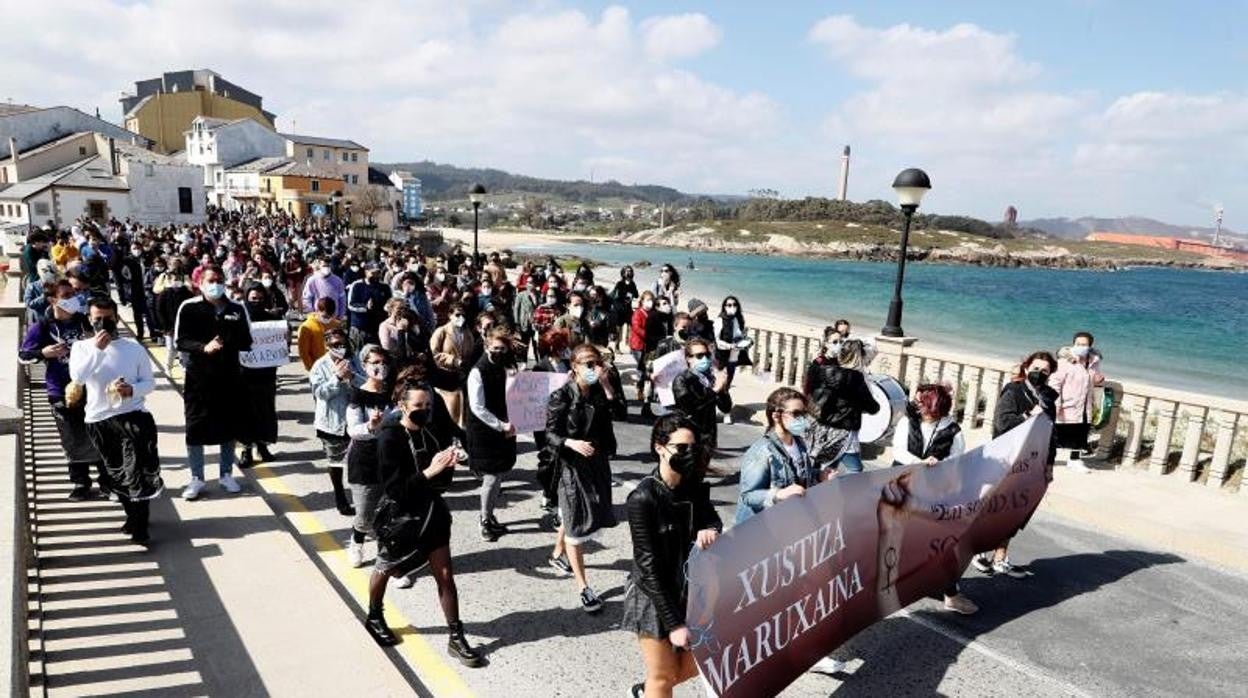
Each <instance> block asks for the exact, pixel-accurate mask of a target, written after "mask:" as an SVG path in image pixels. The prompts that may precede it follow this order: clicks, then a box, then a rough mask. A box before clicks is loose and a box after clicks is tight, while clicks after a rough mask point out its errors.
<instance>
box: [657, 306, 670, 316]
mask: <svg viewBox="0 0 1248 698" xmlns="http://www.w3.org/2000/svg"><path fill="white" fill-rule="evenodd" d="M659 312H660V313H663V314H664V315H667V314H668V313H670V312H672V306H670V305H660V306H659Z"/></svg>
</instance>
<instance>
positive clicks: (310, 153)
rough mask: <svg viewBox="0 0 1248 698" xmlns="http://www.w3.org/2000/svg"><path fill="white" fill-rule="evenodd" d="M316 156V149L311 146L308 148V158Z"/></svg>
mask: <svg viewBox="0 0 1248 698" xmlns="http://www.w3.org/2000/svg"><path fill="white" fill-rule="evenodd" d="M314 157H316V151H314V150H312V149H311V148H308V159H309V160H311V159H312V158H314Z"/></svg>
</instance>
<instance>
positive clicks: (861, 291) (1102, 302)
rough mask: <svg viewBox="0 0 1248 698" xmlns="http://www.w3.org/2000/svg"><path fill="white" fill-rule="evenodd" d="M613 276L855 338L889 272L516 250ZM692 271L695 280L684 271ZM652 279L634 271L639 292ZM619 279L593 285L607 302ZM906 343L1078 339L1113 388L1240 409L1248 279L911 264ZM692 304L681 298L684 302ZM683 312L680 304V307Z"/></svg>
mask: <svg viewBox="0 0 1248 698" xmlns="http://www.w3.org/2000/svg"><path fill="white" fill-rule="evenodd" d="M513 249H515V250H516V251H522V252H528V253H551V254H557V255H577V256H581V257H586V258H590V259H594V260H598V261H601V262H604V263H607V264H610V265H612V266H619V265H623V264H636V263H637V262H639V261H648V262H650V263H652V264H653V265H654V267H657V266H658V265H659V264H662V263H664V262H667V263H671V264H673V265H675V266H676V267H677V268H678V269H680V272H681V275H682V277H683V279H682V282H683V284H684V286H685V287H686V288H688V289H691V290H692V291H694V292H696V293H699V294H703V295H701V296H699V297H701V298H702V300H704V301H706V302H707V304H708V305H710V306H711V307H712V309H713V312H718V308H719V302H720V300H721V299H722V297H723V295H725V294H727V293H733V294H735V295H737V296H739V297H740V298H741V301H742V307H743V310H744V312H745V313H746V318H747V321H748V319H749V314H750V312H751V310H753V311H754V312H755V313H756V314H758V313H760V312H761V313H766V314H768V315H772V316H779V317H783V318H786V319H792V320H796V321H799V322H803V323H807V324H810V325H815V326H820V327H822V326H823V325H825V324H829V323H830V322H831V320H833V319H835V318H837V317H845V318H848V319H849V320H850V321H851V322H852V323H853V324H854V326H855V331H856V332H863V333H868V332H870V333H874V332H877V331H878V330H879V328H880V327H881V326H883V324H884V319H885V317H886V315H887V313H888V302H889V299H890V298H891V296H892V289H893V278H894V276H895V273H896V269H897V267H896V264H894V263H876V262H849V261H838V260H823V259H801V258H793V257H764V256H755V255H739V254H722V253H715V252H692V251H687V250H681V249H672V248H661V247H644V246H636V245H615V244H606V243H558V242H553V243H550V244H541V245H521V246H516V247H514V248H513ZM689 260H692V261H693V263H694V265H695V267H696V269H695V270H692V271H691V270H688V269H686V265H687V263H688V261H689ZM657 273H658V272H657V269H656V268H649V269H638V270H637V280H638V286H640V287H642V288H645V286H642V283H643V282H644V283H645V284H646V285H649V284H651V283H653V281H654V280H655V278H656V276H657ZM615 278H616V277H612V278H609V279H607V278H604V279H601V283H603V285H604V286H607V288H608V290H609V289H610V287H611V285H612V284H614V282H615ZM903 296H904V300H905V313H904V316H903V321H902V326H903V327H904V328H905V330H906V333H907V334H909V335H912V336H917V337H919V338H920V339H923V340H927V341H928V342H929V343H931V344H935V345H938V346H940V347H946V348H949V349H954V350H958V351H962V352H965V353H969V354H978V355H983V356H993V357H999V358H1006V359H1018V358H1020V357H1021V356H1022V355H1023V354H1025V353H1027V352H1029V351H1034V350H1037V349H1048V350H1050V351H1052V350H1055V349H1056V348H1057V347H1058V346H1061V345H1062V344H1063V343H1068V342H1069V340H1070V336H1071V334H1072V333H1073V332H1075V331H1076V330H1087V331H1089V332H1091V333H1093V334H1094V335H1095V336H1096V346H1097V348H1098V349H1100V350H1101V351H1102V353H1103V354H1104V356H1105V363H1104V367H1105V371H1106V373H1107V374H1109V375H1110V376H1111V377H1114V378H1120V379H1126V380H1137V381H1142V382H1146V383H1150V384H1153V385H1159V386H1164V387H1169V388H1176V389H1180V390H1190V391H1194V392H1201V393H1210V394H1216V395H1221V396H1224V397H1232V398H1237V399H1248V368H1246V366H1245V354H1246V353H1248V274H1244V273H1230V272H1208V271H1197V270H1188V269H1164V268H1138V269H1127V270H1123V271H1117V272H1107V271H1075V270H1057V269H1003V268H984V267H962V266H950V265H936V264H922V263H919V264H909V265H907V267H906V284H905V289H904V291H903ZM689 297H690V293H689V292H686V293H685V294H684V297H683V300H684V301H687V300H688V299H689ZM681 305H682V308H681V309H682V310H683V309H684V308H683V306H684V303H683V302H682V304H681Z"/></svg>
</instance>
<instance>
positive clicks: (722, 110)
mask: <svg viewBox="0 0 1248 698" xmlns="http://www.w3.org/2000/svg"><path fill="white" fill-rule="evenodd" d="M11 15H12V16H11V17H9V20H10V22H9V24H10V26H40V27H48V28H49V29H48V30H47V31H40V32H23V33H14V34H11V35H10V36H9V37H8V41H9V43H10V47H9V51H8V53H7V56H8V58H7V60H6V62H7V64H8V65H7V66H6V68H8V69H6V70H5V71H0V98H9V97H11V98H12V99H14V100H15V101H20V102H28V103H35V104H72V105H75V106H80V107H82V108H84V109H94V108H95V107H97V106H98V107H100V108H101V111H102V112H103V113H104V115H105V116H108V117H111V118H114V119H117V118H120V113H119V112H120V109H119V107H118V106H117V96H118V94H119V92H120V91H122V90H124V89H126V88H127V87H128V86H130V85H132V83H133V82H134V81H135V80H137V79H142V78H147V77H151V76H154V75H156V74H158V73H159V72H160V71H162V70H176V69H183V68H188V67H210V68H213V69H216V70H217V71H218V72H220V73H222V74H223V75H224V76H226V77H227V78H228V79H230V80H231V81H234V82H236V83H238V84H241V85H243V86H244V87H247V88H248V89H251V90H253V91H255V92H257V93H259V94H261V95H263V96H264V98H265V100H266V101H265V106H266V108H268V109H269V110H270V111H274V112H276V113H277V114H278V125H279V128H283V129H289V128H291V126H292V125H297V127H298V130H299V131H303V132H308V133H313V134H317V135H328V136H339V137H347V138H352V139H354V140H357V141H359V142H362V143H365V144H367V145H369V146H370V148H372V157H373V158H374V159H375V160H377V161H382V162H387V161H399V160H415V159H425V158H428V159H433V160H437V161H440V162H449V163H453V164H460V165H474V166H493V167H499V168H503V169H507V170H511V171H515V172H520V173H526V174H533V175H537V176H546V177H557V178H565V179H576V178H586V177H588V176H589V175H590V173H591V172H593V173H594V176H595V177H596V178H599V179H602V178H614V179H618V180H620V181H623V182H629V183H633V182H637V183H657V184H666V185H670V186H674V187H677V188H680V189H682V190H685V191H690V192H712V193H743V192H745V191H747V190H749V189H754V188H764V187H765V188H772V189H777V190H779V191H781V192H782V193H783V194H784V195H786V196H804V195H829V194H832V193H833V192H834V191H835V180H836V170H837V168H838V166H839V154H840V149H841V147H842V145H844V144H845V143H849V144H851V145H852V147H853V149H854V160H853V166H852V172H851V180H850V198H852V199H855V200H866V199H870V198H890V197H891V192H890V191H889V186H888V185H889V184H890V182H891V179H892V176H893V174H895V173H896V171H897V170H899V169H901V168H903V167H907V166H912V165H913V166H920V167H923V168H925V169H927V170H928V172H929V174H930V175H931V176H932V180H933V184H934V188H933V192H932V194H931V195H930V197H929V198H928V199H927V200H925V202H924V208H925V209H926V210H931V211H937V212H942V213H966V214H971V215H976V216H980V217H984V218H988V219H996V218H998V217H999V216H1000V215H1001V212H1002V211H1003V210H1004V208H1005V207H1006V206H1007V205H1010V204H1013V205H1015V206H1017V207H1018V208H1019V210H1020V212H1021V215H1022V216H1023V218H1033V217H1049V216H1081V215H1101V216H1119V215H1129V214H1139V215H1147V216H1152V217H1156V218H1161V219H1163V220H1168V221H1171V222H1176V223H1183V224H1190V225H1207V224H1208V223H1209V221H1210V220H1211V218H1212V209H1213V208H1214V206H1215V205H1218V204H1221V205H1223V206H1225V208H1226V222H1227V225H1228V226H1229V227H1232V228H1238V229H1240V230H1244V229H1248V177H1245V176H1244V173H1245V169H1246V168H1245V167H1244V163H1245V162H1248V78H1246V77H1245V75H1248V0H1228V1H1224V2H1217V1H1215V0H1193V1H1189V2H1160V1H1145V2H1127V1H1123V0H1048V1H1046V2H1041V3H1020V2H986V1H966V2H931V1H930V0H928V1H925V2H901V1H884V2H803V1H788V0H786V1H785V2H774V3H759V2H724V1H720V2H659V1H654V0H638V1H635V2H627V1H622V2H597V1H595V2H573V1H572V0H462V1H459V2H451V1H443V0H373V1H371V2H369V3H357V4H352V5H351V6H350V7H349V8H344V6H342V5H341V4H340V3H339V2H337V1H336V0H304V1H303V2H299V3H267V2H265V3H254V2H250V1H249V0H219V1H218V2H216V3H214V4H213V5H212V7H211V11H205V12H204V13H201V16H200V17H199V19H198V20H197V23H196V27H195V31H193V32H188V31H187V25H186V21H185V5H184V4H181V3H179V2H177V1H176V0H127V1H124V2H123V1H121V0H72V1H71V2H67V3H63V4H62V3H21V4H20V5H18V6H15V7H14V8H13V9H12V11H11ZM240 27H246V28H247V30H246V31H240V30H239V28H240Z"/></svg>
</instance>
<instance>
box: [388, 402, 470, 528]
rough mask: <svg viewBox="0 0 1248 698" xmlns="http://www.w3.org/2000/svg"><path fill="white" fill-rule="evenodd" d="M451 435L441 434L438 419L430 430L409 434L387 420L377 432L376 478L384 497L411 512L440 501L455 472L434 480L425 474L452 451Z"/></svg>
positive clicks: (394, 419) (396, 421) (395, 421)
mask: <svg viewBox="0 0 1248 698" xmlns="http://www.w3.org/2000/svg"><path fill="white" fill-rule="evenodd" d="M453 438H454V437H453V436H452V434H450V433H449V432H443V431H441V429H440V427H439V425H438V420H437V419H436V415H435V419H434V422H433V423H432V424H430V427H429V428H428V429H421V430H418V431H414V432H409V431H408V430H407V427H405V426H403V422H402V420H401V419H398V418H397V417H391V418H387V419H385V420H384V421H383V422H382V426H381V429H380V430H378V432H377V477H378V480H380V482H381V484H382V488H383V489H384V490H385V493H386V494H387V495H388V496H389V497H390V498H391V499H393V500H394V501H396V502H398V503H399V505H400V506H401V507H403V508H404V509H405V510H406V511H409V512H417V511H420V510H421V509H422V508H423V507H425V506H427V505H428V503H429V502H430V500H432V499H441V497H442V495H441V492H442V490H444V489H446V481H449V480H450V477H451V475H452V469H450V468H448V469H446V470H444V471H442V472H441V473H439V474H438V476H437V477H435V478H434V479H433V480H430V479H428V478H426V477H425V475H424V470H425V468H428V467H429V464H430V463H432V462H433V457H434V456H435V455H437V453H438V452H439V451H442V450H444V449H446V448H447V447H449V446H450V445H451V443H452V440H453Z"/></svg>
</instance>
